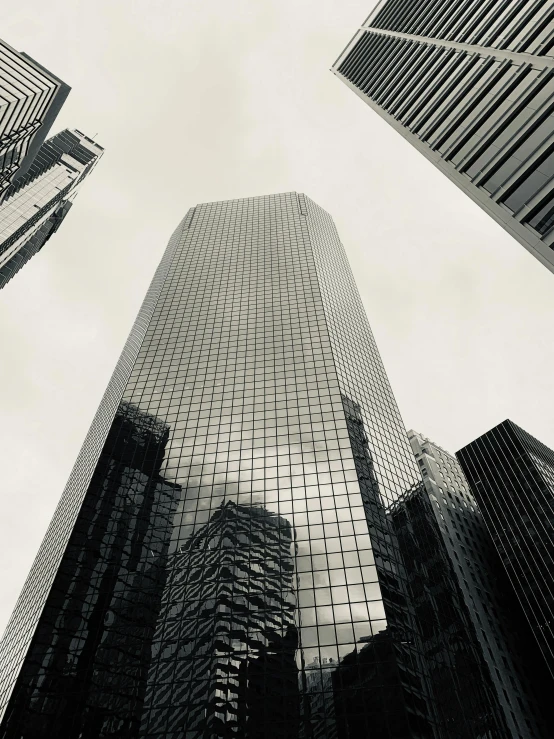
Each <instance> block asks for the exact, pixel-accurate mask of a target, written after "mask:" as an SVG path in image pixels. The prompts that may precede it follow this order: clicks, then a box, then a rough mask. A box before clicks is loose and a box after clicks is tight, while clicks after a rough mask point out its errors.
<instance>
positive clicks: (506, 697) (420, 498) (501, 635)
mask: <svg viewBox="0 0 554 739" xmlns="http://www.w3.org/2000/svg"><path fill="white" fill-rule="evenodd" d="M408 438H409V440H410V443H411V445H412V449H413V451H414V455H415V457H416V461H417V463H418V465H419V467H420V471H421V473H422V477H423V484H422V485H421V486H419V487H416V488H415V489H414V491H412V494H411V495H409V496H406V498H405V500H404V501H402V503H401V504H399V505H398V506H396V511H395V517H396V518H397V520H398V523H399V525H401V527H402V530H403V532H404V533H405V536H402V537H401V538H400V535H399V538H400V542H401V550H402V553H403V554H404V558H405V562H406V567H407V568H408V570H409V571H411V572H412V573H413V575H414V579H413V583H414V586H415V591H414V594H413V596H414V604H415V605H416V608H419V612H420V615H421V622H422V624H425V627H424V628H425V632H426V633H427V634H429V635H430V636H431V635H432V634H433V633H434V634H435V635H436V637H438V640H439V643H444V642H445V641H446V640H450V641H451V643H452V651H454V652H455V653H456V655H457V669H456V676H457V679H458V681H459V684H460V689H459V690H458V691H457V694H458V695H459V696H460V699H463V700H468V701H470V702H471V701H473V703H474V709H473V716H474V717H475V721H476V724H477V726H476V727H475V728H476V730H475V735H476V736H477V735H479V732H478V730H477V729H478V727H479V723H481V724H482V725H483V724H486V723H487V722H488V721H489V717H490V715H491V714H492V713H496V714H497V715H499V716H500V717H501V718H502V720H503V721H504V723H505V725H506V735H507V736H509V737H514V739H518V738H519V737H525V739H535V737H537V738H538V737H544V738H545V739H546V737H548V736H551V735H552V730H551V729H550V730H549V729H548V728H546V727H545V726H544V715H545V714H546V715H547V714H548V713H549V712H550V709H549V706H548V705H542V707H541V705H540V704H541V702H542V701H541V698H542V695H543V693H544V689H543V686H542V685H541V682H543V678H544V676H541V675H540V674H537V670H536V665H535V664H534V663H533V662H532V660H531V659H529V657H530V650H529V645H528V643H527V639H526V634H525V632H524V631H523V632H522V630H521V628H520V624H518V621H517V619H514V597H513V594H512V593H511V590H510V587H509V584H508V583H507V582H506V578H505V577H504V576H503V572H502V569H503V568H502V563H501V562H500V560H499V558H498V555H497V553H496V551H495V549H494V545H493V541H492V538H491V536H490V534H489V532H488V530H487V527H486V525H485V521H484V519H483V515H482V513H481V511H480V510H479V508H478V506H477V503H476V501H475V498H474V497H473V495H472V493H471V490H470V488H469V485H468V483H467V481H466V479H465V477H464V473H463V472H462V469H461V467H460V465H459V463H458V461H457V460H456V458H455V457H454V456H453V455H451V454H449V453H448V452H447V451H445V450H444V449H442V448H441V447H439V446H438V444H435V443H434V442H433V441H431V440H430V439H427V438H426V437H425V436H423V435H422V434H419V433H417V432H415V431H409V432H408ZM410 521H411V523H410ZM423 528H427V529H428V530H429V533H432V536H428V537H426V539H425V540H422V537H421V535H420V532H421V530H422V529H423ZM430 543H432V545H431V546H429V544H430ZM418 575H420V577H419V578H418ZM437 592H442V593H443V598H442V603H443V605H440V603H439V602H438V601H437V600H436V598H435V594H436V593H437ZM418 595H419V606H418V603H417V601H418ZM444 606H446V607H444ZM428 644H429V646H430V647H431V648H436V644H434V643H433V639H432V638H430V639H429V641H428ZM446 659H448V655H446ZM545 708H546V710H544V709H545ZM454 719H455V716H454Z"/></svg>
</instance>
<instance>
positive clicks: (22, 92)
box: [0, 40, 71, 202]
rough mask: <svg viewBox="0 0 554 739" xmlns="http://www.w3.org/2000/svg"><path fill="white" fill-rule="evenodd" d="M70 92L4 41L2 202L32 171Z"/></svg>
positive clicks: (0, 65)
mask: <svg viewBox="0 0 554 739" xmlns="http://www.w3.org/2000/svg"><path fill="white" fill-rule="evenodd" d="M70 89H71V88H70V87H69V86H68V85H66V83H65V82H62V80H60V79H59V78H58V77H56V76H55V75H54V74H52V72H49V71H48V70H47V69H45V68H44V67H43V66H42V65H41V64H39V63H38V62H36V61H35V60H34V59H31V57H30V56H28V55H27V54H25V52H19V51H16V50H15V49H12V47H11V46H9V45H8V44H6V43H5V42H4V41H1V40H0V202H1V201H2V199H3V197H4V193H5V191H6V189H7V188H8V187H9V185H10V183H11V182H12V181H13V179H14V178H15V177H16V176H21V175H23V174H25V172H26V171H27V169H28V168H29V165H30V164H31V162H32V161H33V159H34V158H35V156H36V154H37V152H38V150H39V147H40V146H41V144H42V143H43V142H44V140H45V138H46V136H47V135H48V131H49V130H50V127H51V126H52V123H53V122H54V120H55V118H56V116H57V114H58V113H59V111H60V108H61V107H62V105H63V104H64V102H65V99H66V98H67V96H68V94H69V91H70Z"/></svg>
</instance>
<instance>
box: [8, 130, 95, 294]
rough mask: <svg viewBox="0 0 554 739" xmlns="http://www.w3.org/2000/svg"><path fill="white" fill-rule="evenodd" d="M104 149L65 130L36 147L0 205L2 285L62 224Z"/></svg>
mask: <svg viewBox="0 0 554 739" xmlns="http://www.w3.org/2000/svg"><path fill="white" fill-rule="evenodd" d="M103 153H104V150H103V148H102V147H101V146H99V144H97V143H96V142H94V141H93V140H92V139H90V138H89V137H88V136H85V134H84V133H81V132H80V131H77V130H75V131H70V130H67V129H66V130H65V131H61V132H60V133H58V134H56V135H55V136H52V138H50V139H48V141H46V142H45V143H44V144H43V145H42V146H41V147H40V149H39V151H38V153H37V155H36V157H35V158H34V160H33V162H32V163H31V164H30V165H29V167H28V169H27V171H26V173H25V174H23V175H18V176H17V177H15V178H14V180H13V182H12V183H11V184H10V185H9V187H8V188H7V190H6V191H5V193H4V200H3V202H2V203H1V204H0V289H1V288H2V287H4V286H5V285H6V283H7V282H9V280H11V278H12V277H13V276H14V275H15V274H16V272H18V271H19V270H20V269H21V267H23V266H24V265H25V264H26V263H27V262H28V261H29V259H31V257H33V256H34V255H35V254H37V252H39V251H40V250H41V249H42V247H43V246H44V244H45V243H46V242H47V241H48V239H49V238H50V237H51V236H52V234H53V233H55V232H56V231H57V230H58V228H59V227H60V225H61V223H62V221H63V219H64V218H65V216H66V215H67V213H68V212H69V209H70V208H71V206H72V205H73V200H74V198H75V195H76V194H77V192H78V188H79V187H80V185H81V183H82V181H83V180H84V178H85V177H86V176H87V175H88V174H89V173H90V172H91V171H92V169H93V168H94V167H95V166H96V163H97V162H98V160H99V159H100V157H101V156H102V154H103Z"/></svg>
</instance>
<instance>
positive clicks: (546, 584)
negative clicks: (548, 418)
mask: <svg viewBox="0 0 554 739" xmlns="http://www.w3.org/2000/svg"><path fill="white" fill-rule="evenodd" d="M456 456H457V457H458V461H459V462H460V465H461V467H462V469H463V471H464V474H465V476H466V478H467V480H468V482H469V485H470V487H471V490H472V492H473V494H474V496H475V498H476V500H477V502H478V504H479V508H480V509H481V511H482V513H483V517H484V519H485V522H486V524H487V527H488V529H489V531H490V532H491V535H492V538H493V540H494V543H495V546H496V549H497V551H498V553H499V555H500V558H501V560H502V562H503V565H504V567H505V570H506V573H507V575H508V578H509V580H510V582H511V585H512V588H513V593H514V600H515V601H519V604H520V606H521V617H520V618H521V621H522V628H523V627H524V626H525V625H526V624H527V625H528V628H529V629H530V631H531V633H532V634H533V636H534V639H535V640H536V644H537V645H538V647H539V649H540V653H541V654H542V659H543V660H544V663H545V664H546V666H547V668H548V671H549V674H550V679H548V678H547V680H548V683H550V684H551V679H552V676H554V594H553V588H552V572H553V570H554V545H553V543H552V542H553V526H554V505H553V502H554V452H553V451H552V450H551V449H549V448H548V447H547V446H545V445H544V444H541V442H540V441H537V439H534V438H533V437H532V436H531V435H530V434H528V433H527V432H526V431H524V430H523V429H521V428H520V427H519V426H516V424H515V423H513V422H512V421H509V420H506V421H504V422H503V423H500V424H499V425H498V426H495V427H494V428H493V429H491V430H490V431H488V432H487V433H486V434H483V435H482V436H480V437H479V438H478V439H476V440H475V441H472V442H471V443H470V444H468V445H467V446H465V447H464V448H463V449H461V450H460V451H459V452H457V453H456ZM540 668H541V664H540V658H539V660H538V661H537V664H536V667H535V669H536V670H537V671H539V670H540ZM548 683H547V684H548ZM549 692H550V691H549Z"/></svg>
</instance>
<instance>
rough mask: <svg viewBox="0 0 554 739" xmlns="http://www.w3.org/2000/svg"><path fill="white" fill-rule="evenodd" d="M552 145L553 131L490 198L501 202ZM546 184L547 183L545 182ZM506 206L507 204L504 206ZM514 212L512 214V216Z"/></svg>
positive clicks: (530, 172) (553, 139) (529, 172)
mask: <svg viewBox="0 0 554 739" xmlns="http://www.w3.org/2000/svg"><path fill="white" fill-rule="evenodd" d="M553 145H554V131H553V132H552V134H551V135H550V136H549V138H547V139H546V140H545V141H543V143H542V144H541V145H540V146H539V147H538V149H536V150H535V151H534V153H533V154H532V155H531V156H530V157H528V158H527V159H526V160H525V162H522V163H521V164H522V166H521V167H520V168H519V169H518V170H516V171H515V172H514V173H513V175H511V176H510V178H509V179H508V180H506V181H505V182H503V183H502V185H501V186H500V187H499V188H498V190H496V192H495V193H494V194H493V195H491V200H493V201H495V202H497V203H503V201H504V200H505V199H506V198H509V197H510V195H511V194H512V192H513V191H514V190H515V189H516V188H517V187H518V186H519V184H520V182H521V181H522V180H524V179H525V178H526V177H527V175H529V174H532V172H533V171H534V170H535V169H536V168H537V160H538V159H540V158H541V157H542V155H543V154H545V155H546V156H548V155H549V153H550V148H551V147H552V146H553ZM547 184H548V183H547ZM533 200H534V198H533ZM506 207H507V206H506ZM524 208H525V206H522V207H521V208H520V210H519V211H517V212H518V213H520V212H522V211H523V209H524ZM515 217H516V214H514V218H515Z"/></svg>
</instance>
